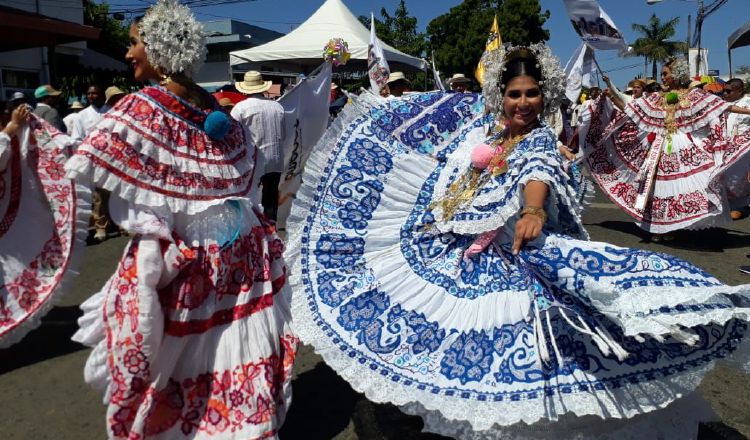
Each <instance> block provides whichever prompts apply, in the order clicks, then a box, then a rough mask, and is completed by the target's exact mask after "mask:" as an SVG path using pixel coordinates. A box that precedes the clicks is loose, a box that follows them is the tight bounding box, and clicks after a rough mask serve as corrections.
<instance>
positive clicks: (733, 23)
mask: <svg viewBox="0 0 750 440" xmlns="http://www.w3.org/2000/svg"><path fill="white" fill-rule="evenodd" d="M343 1H344V3H345V4H346V5H347V6H348V7H349V9H351V10H352V12H353V13H354V14H355V15H369V13H370V12H371V11H372V12H375V13H376V14H378V11H380V8H381V7H385V8H386V9H387V10H388V11H393V10H394V9H395V7H396V5H397V4H398V2H399V0H343ZM711 2H712V0H706V3H707V4H708V3H711ZM110 3H112V4H117V5H123V4H128V3H129V4H133V5H138V6H142V5H143V3H144V1H143V0H110ZM322 3H323V0H256V1H251V2H247V3H241V4H234V5H224V6H213V7H205V8H198V9H196V10H195V12H197V13H198V14H199V15H198V16H199V18H200V19H201V20H212V19H214V20H215V19H218V18H225V17H231V18H235V19H237V20H240V21H246V22H249V23H251V24H255V25H258V26H263V27H266V28H270V29H274V30H277V31H280V32H289V30H290V29H292V27H293V26H294V23H301V22H303V21H304V20H305V19H306V18H307V17H309V16H310V15H311V14H312V13H313V12H315V10H316V9H317V8H318V7H319V6H320V5H321V4H322ZM459 3H461V2H460V0H406V6H407V9H408V10H409V12H410V13H411V14H412V15H414V16H415V17H417V19H418V23H419V27H420V28H421V29H422V30H423V29H424V28H425V27H426V26H427V23H429V22H430V20H432V19H433V18H435V17H437V16H438V15H441V14H444V13H446V12H447V11H448V10H449V9H450V8H451V7H452V6H455V5H457V4H459ZM599 3H600V4H601V5H602V7H603V8H604V9H605V10H606V11H607V13H608V14H609V15H610V16H611V17H612V19H613V20H614V21H615V23H616V24H617V26H618V27H619V28H620V30H621V31H623V33H624V34H625V38H626V40H627V41H628V42H632V41H634V40H635V39H636V38H637V34H636V33H635V32H633V31H632V30H631V24H632V23H646V22H647V21H648V19H649V17H650V16H651V14H652V13H655V14H656V15H657V16H658V17H660V18H661V19H663V20H667V19H670V18H672V17H677V16H679V17H680V23H679V24H678V32H677V34H676V35H675V38H676V39H679V40H685V38H686V37H687V16H688V14H690V15H692V16H693V21H694V20H695V15H696V12H697V8H698V6H697V2H696V1H695V0H663V1H662V2H661V3H659V4H656V5H654V6H648V5H647V4H646V1H645V0H599ZM541 4H542V8H543V9H548V10H549V11H550V19H549V20H547V23H546V24H545V28H546V29H548V30H549V31H550V35H551V38H550V45H551V47H552V51H553V52H554V53H555V55H557V56H558V57H559V58H560V60H561V62H562V63H563V65H564V64H565V62H566V61H567V60H568V58H569V57H570V56H571V55H572V54H573V51H574V50H575V49H576V47H577V45H578V43H579V41H580V40H579V39H578V38H577V36H576V34H575V33H574V32H573V29H572V28H571V26H570V22H569V21H568V16H567V13H566V12H565V7H564V6H563V2H562V0H541ZM747 20H750V0H729V1H728V2H727V4H726V5H724V6H723V7H722V8H721V9H719V10H718V11H717V12H716V13H714V14H713V15H711V16H710V17H709V18H707V19H706V21H705V22H704V26H703V44H702V46H703V47H707V48H708V50H709V65H710V67H711V68H713V69H719V70H720V71H721V74H722V75H724V74H727V73H728V70H729V66H728V61H727V50H726V42H727V38H728V37H729V35H730V34H731V33H732V32H734V31H735V30H736V29H737V28H738V27H740V26H741V25H742V24H744V23H745V22H746V21H747ZM500 30H501V33H502V23H500ZM597 59H598V60H599V63H600V65H601V67H602V69H604V70H610V69H613V71H612V72H611V74H610V76H611V77H612V79H613V80H615V82H616V83H617V84H620V85H622V84H623V83H626V82H627V81H628V80H629V79H631V78H633V77H634V76H635V75H636V74H638V73H639V72H640V73H642V72H643V59H642V58H619V57H618V56H617V53H616V52H614V51H603V52H599V53H598V54H597ZM732 64H733V66H734V67H735V68H736V67H737V66H740V65H750V47H745V48H740V49H735V50H734V51H733V54H732ZM633 65H636V66H634V67H631V68H627V69H621V68H623V67H627V66H633ZM438 67H439V66H438ZM620 69H621V70H620ZM649 74H650V68H649Z"/></svg>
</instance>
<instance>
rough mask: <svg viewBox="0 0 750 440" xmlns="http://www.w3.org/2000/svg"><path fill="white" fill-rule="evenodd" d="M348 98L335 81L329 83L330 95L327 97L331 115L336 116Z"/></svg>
mask: <svg viewBox="0 0 750 440" xmlns="http://www.w3.org/2000/svg"><path fill="white" fill-rule="evenodd" d="M348 100H349V98H348V97H347V96H346V95H345V94H344V92H342V91H341V88H340V87H339V86H338V84H336V83H331V97H330V99H329V103H330V104H329V105H328V112H329V113H330V115H331V116H332V117H334V118H335V117H336V116H338V114H339V112H340V111H341V110H342V109H343V108H344V106H345V105H346V103H347V101H348Z"/></svg>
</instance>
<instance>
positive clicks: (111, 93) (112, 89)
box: [104, 86, 125, 104]
mask: <svg viewBox="0 0 750 440" xmlns="http://www.w3.org/2000/svg"><path fill="white" fill-rule="evenodd" d="M124 94H125V92H124V91H122V89H120V88H119V87H117V86H109V87H107V90H105V91H104V102H106V103H107V104H109V102H110V100H111V99H112V98H114V97H116V96H122V95H124Z"/></svg>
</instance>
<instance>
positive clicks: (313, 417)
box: [0, 197, 750, 440]
mask: <svg viewBox="0 0 750 440" xmlns="http://www.w3.org/2000/svg"><path fill="white" fill-rule="evenodd" d="M585 220H586V224H587V227H588V229H589V232H590V233H591V236H592V239H594V240H603V241H608V242H610V243H613V244H617V245H622V246H632V247H640V248H646V249H652V250H657V251H661V252H668V253H671V254H674V255H678V256H680V257H682V258H685V259H687V260H689V261H691V262H693V263H695V264H697V265H699V266H701V267H703V268H704V269H706V270H708V271H709V272H711V273H713V274H715V275H716V276H718V277H719V278H720V279H722V280H723V281H725V282H728V283H730V284H739V283H743V282H750V275H743V274H741V273H740V272H738V271H737V266H738V265H741V264H750V259H748V258H746V254H747V253H748V252H750V220H747V219H746V220H742V221H739V222H735V223H733V224H732V225H729V227H728V228H727V229H725V230H717V231H709V232H694V233H683V234H680V235H678V236H677V240H676V241H675V242H673V243H670V244H669V245H667V246H665V245H660V244H653V243H648V242H647V239H646V237H647V234H645V233H643V232H642V231H640V230H639V229H638V228H637V227H636V226H634V225H633V224H632V223H631V222H630V221H629V217H627V216H626V215H625V214H624V213H622V212H620V211H619V210H618V209H616V208H615V207H614V206H613V205H611V204H610V203H609V202H607V201H606V200H603V199H602V198H601V197H599V198H598V199H597V200H596V203H594V205H593V206H592V207H591V208H590V209H589V210H588V211H587V213H586V215H585ZM125 243H126V239H124V238H118V239H113V240H109V241H107V242H105V243H103V244H101V245H97V246H91V247H89V248H87V253H86V256H85V260H84V265H83V267H82V270H81V275H80V276H79V277H78V279H77V282H76V283H75V287H74V289H73V291H72V292H71V293H70V294H69V295H68V296H67V297H66V298H65V300H64V301H63V302H62V304H60V306H59V307H57V308H55V309H54V310H52V312H51V313H50V314H49V315H48V316H47V318H46V319H45V321H44V324H43V325H42V327H41V328H39V329H37V330H35V331H34V332H32V333H31V334H30V335H28V336H27V337H26V338H25V339H24V340H23V341H22V342H21V343H19V344H16V345H15V346H13V347H11V348H10V349H6V350H0V390H1V392H0V414H2V417H0V439H3V440H17V439H23V440H27V439H34V440H46V439H49V440H52V439H54V440H80V439H102V438H105V433H104V407H103V406H102V404H101V396H100V395H99V394H98V393H97V392H95V391H93V390H92V389H90V388H89V387H88V386H87V385H86V384H85V383H84V382H83V376H82V371H83V364H84V362H85V360H86V357H87V355H88V352H89V350H88V349H85V348H84V347H82V346H79V345H77V344H75V343H73V342H71V341H70V336H71V335H72V334H73V332H74V331H75V329H76V324H75V319H76V318H77V316H78V315H79V312H78V309H77V305H78V304H80V303H81V302H82V301H83V300H84V299H86V298H87V297H88V296H89V295H90V294H91V293H92V292H95V291H96V290H98V289H99V288H100V287H101V286H102V285H103V283H104V281H105V279H106V278H107V277H108V276H109V275H110V274H111V273H112V272H113V271H114V268H115V263H116V261H117V260H118V258H119V256H120V252H121V251H122V248H123V246H124V245H125ZM295 371H296V377H295V380H294V394H295V397H294V403H293V405H292V408H291V412H290V414H289V417H288V419H287V423H286V425H285V426H284V429H283V430H282V433H281V437H282V438H283V439H331V438H335V439H337V440H354V439H366V440H371V439H373V440H374V439H378V440H379V439H393V440H395V439H399V440H401V439H420V440H428V439H433V440H434V439H438V438H441V437H437V436H432V435H423V434H419V430H420V428H421V421H420V419H418V418H414V417H406V416H404V415H403V414H401V413H400V412H399V411H398V410H397V409H396V408H395V407H392V406H390V405H375V404H373V403H371V402H368V401H367V400H366V399H364V398H363V397H362V396H361V395H359V394H357V393H355V392H354V391H352V389H351V388H350V387H349V386H348V385H347V384H346V383H345V382H344V381H342V380H341V379H340V378H339V377H338V376H337V375H336V374H335V373H334V372H333V371H332V370H331V369H330V368H328V367H327V366H326V365H325V364H324V363H322V362H321V360H320V358H319V357H317V356H316V355H315V354H314V353H312V350H310V349H309V347H303V348H302V351H301V353H300V356H299V361H298V363H297V365H296V367H295ZM700 389H701V391H702V393H703V395H704V396H705V397H706V398H707V399H708V400H709V401H710V402H711V404H712V406H713V408H714V410H715V411H716V412H717V413H718V414H719V415H720V416H721V417H722V420H723V422H724V424H725V425H726V426H724V427H721V428H716V429H717V430H718V429H723V430H724V432H726V433H728V434H727V436H725V437H721V436H717V435H715V434H710V433H706V434H705V435H703V436H702V437H701V438H702V439H713V438H729V439H734V438H743V436H742V435H740V434H739V433H738V432H741V433H742V434H744V435H745V436H750V404H749V403H748V399H747V396H750V380H748V376H746V375H743V374H740V373H738V372H735V371H730V370H727V369H723V368H718V369H716V370H715V371H714V372H712V373H711V374H710V375H709V376H708V378H707V379H706V380H705V381H704V383H703V384H702V385H701V388H700ZM734 429H736V430H737V431H738V432H735V433H734V434H733V433H732V431H733V430H734ZM715 431H716V430H714V431H712V432H715Z"/></svg>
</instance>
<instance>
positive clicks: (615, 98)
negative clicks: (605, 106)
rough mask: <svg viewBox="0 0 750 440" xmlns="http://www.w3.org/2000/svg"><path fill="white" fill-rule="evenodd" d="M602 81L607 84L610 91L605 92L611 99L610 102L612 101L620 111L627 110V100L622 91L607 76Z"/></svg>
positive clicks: (603, 76)
mask: <svg viewBox="0 0 750 440" xmlns="http://www.w3.org/2000/svg"><path fill="white" fill-rule="evenodd" d="M602 79H603V80H604V82H605V83H607V87H608V88H609V91H607V90H605V91H604V92H603V94H604V96H607V97H609V100H610V101H612V104H614V105H615V107H617V108H619V109H620V110H625V100H624V99H623V98H622V93H621V92H620V90H619V89H618V88H617V86H615V85H613V84H612V82H611V81H610V80H609V77H608V76H607V75H602Z"/></svg>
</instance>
